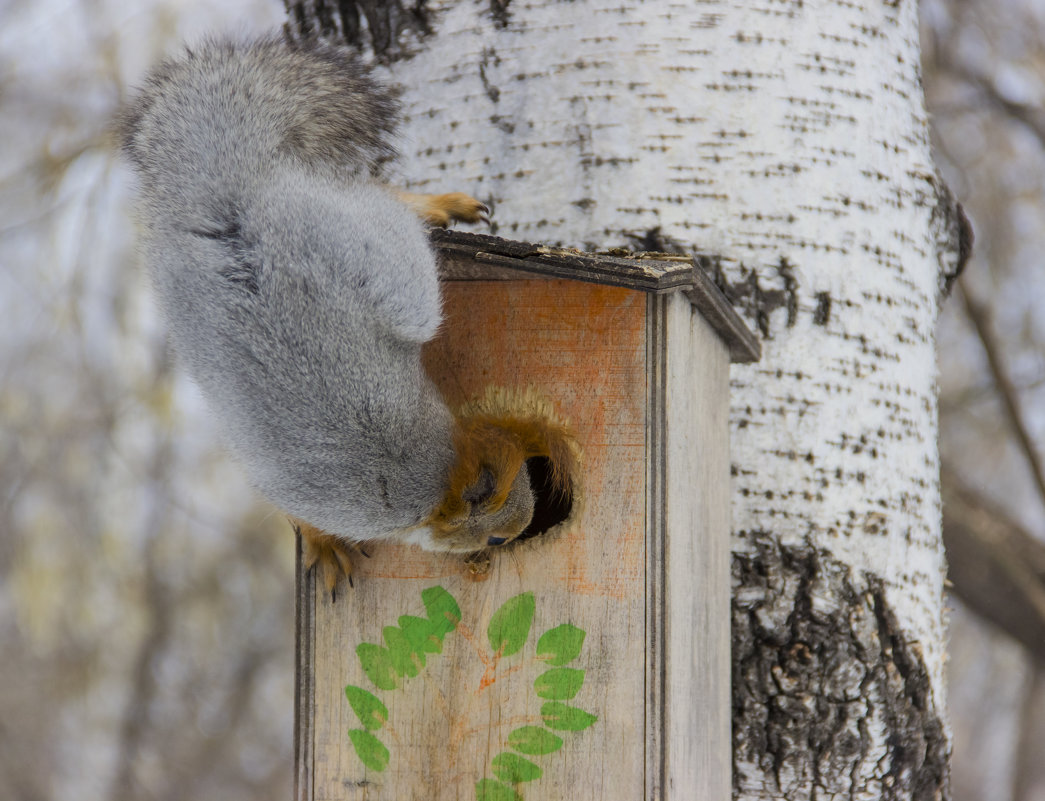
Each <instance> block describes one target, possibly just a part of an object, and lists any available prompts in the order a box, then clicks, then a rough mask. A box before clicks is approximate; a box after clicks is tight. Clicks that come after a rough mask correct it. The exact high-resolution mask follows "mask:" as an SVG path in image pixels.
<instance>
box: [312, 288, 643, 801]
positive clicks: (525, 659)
mask: <svg viewBox="0 0 1045 801" xmlns="http://www.w3.org/2000/svg"><path fill="white" fill-rule="evenodd" d="M445 311H446V323H445V325H444V334H443V335H442V336H441V337H440V338H439V339H438V340H437V341H435V342H433V343H432V346H431V348H430V349H429V351H428V354H427V360H428V366H429V369H430V372H431V374H432V375H433V377H434V379H435V380H436V382H437V383H438V384H439V385H440V387H441V389H442V390H443V391H444V393H445V394H446V396H447V398H448V400H449V402H450V403H451V404H453V403H455V402H459V401H465V400H468V399H471V398H474V397H476V396H478V395H480V394H481V393H482V392H483V390H484V389H485V388H486V387H487V386H488V385H491V384H493V385H497V386H501V387H509V388H510V387H517V388H526V387H530V386H532V387H535V388H537V389H539V390H540V391H541V392H542V393H543V394H545V395H546V396H547V397H548V398H549V399H551V400H552V401H553V402H554V404H555V405H556V407H557V408H558V410H559V412H560V413H561V414H562V415H563V416H564V417H566V418H567V419H568V420H569V421H570V423H571V425H572V427H573V428H574V430H575V431H576V433H577V435H578V437H579V439H580V442H581V445H582V448H583V477H582V482H583V484H582V492H583V496H584V501H583V504H582V505H583V508H582V510H581V512H580V514H579V516H578V519H577V520H576V522H575V523H574V525H573V526H572V527H571V529H570V531H568V532H566V533H564V534H562V535H559V536H556V535H554V534H551V535H549V536H548V537H547V538H546V542H543V543H539V544H523V545H521V546H520V547H518V548H516V549H514V550H513V551H511V552H510V553H504V552H502V553H500V554H498V555H496V556H495V558H494V559H493V562H492V566H491V570H490V572H489V573H488V574H487V575H485V576H483V577H482V579H481V580H476V579H475V578H474V577H472V576H471V575H470V574H469V572H468V570H467V567H466V566H465V564H464V562H463V561H462V559H461V558H460V557H452V556H448V555H440V554H428V553H425V552H423V551H420V550H418V549H415V548H412V547H408V546H382V547H373V548H368V552H369V553H370V555H371V556H370V558H369V559H362V560H359V563H358V569H357V572H356V574H355V589H354V590H347V591H346V592H345V594H344V595H343V597H342V598H341V599H340V600H338V601H337V602H335V603H333V604H332V603H331V602H330V601H329V599H328V598H326V597H325V596H324V593H322V592H321V591H317V590H316V588H315V587H314V586H313V587H311V588H310V589H309V595H308V597H306V598H304V599H303V601H304V602H305V603H306V604H310V605H311V606H312V607H313V609H314V616H315V619H314V629H313V633H312V636H313V637H314V650H313V654H314V655H315V658H314V660H313V665H312V672H313V673H314V679H313V682H314V684H313V693H314V697H313V702H312V704H311V709H310V710H308V712H307V713H306V714H304V715H303V716H302V717H303V718H310V723H311V738H312V741H313V743H314V745H313V748H314V750H313V764H312V785H311V788H310V790H311V795H308V794H304V793H303V792H302V791H303V790H304V789H305V786H306V785H305V783H304V782H302V783H300V784H299V795H298V798H310V799H315V800H316V801H319V800H320V799H349V798H368V799H396V801H399V800H400V799H410V798H425V799H457V798H462V799H463V798H468V799H472V798H475V783H476V781H477V780H479V779H481V778H483V777H491V776H492V774H491V768H490V760H491V757H493V756H494V755H496V754H497V753H499V752H501V751H503V750H506V738H507V736H508V734H509V732H510V731H512V730H513V729H514V728H517V727H518V726H520V725H525V724H526V723H536V724H540V722H541V718H540V715H539V714H538V713H539V711H540V708H541V704H542V703H543V701H542V699H541V698H539V697H537V696H536V695H535V692H534V687H533V682H534V679H535V678H536V676H537V675H539V673H540V672H541V670H542V667H543V666H539V665H537V664H535V660H534V659H533V652H534V642H535V641H536V638H537V636H538V635H539V634H540V633H542V632H544V631H546V630H548V629H549V628H552V627H554V626H558V625H560V624H563V623H571V624H573V625H575V626H578V627H580V628H582V629H584V630H585V631H586V632H587V636H586V638H585V642H584V647H583V650H582V652H581V654H580V656H579V657H578V659H577V660H576V662H574V663H571V665H570V667H576V668H580V669H584V670H585V671H586V675H585V681H584V685H583V687H582V688H581V690H580V692H579V693H578V694H577V696H576V697H575V698H573V699H571V700H570V701H568V702H567V703H569V704H570V705H573V706H575V707H578V708H583V709H585V710H587V711H589V712H591V713H593V714H596V715H598V720H597V721H596V722H595V723H594V724H593V725H591V726H590V727H588V728H586V729H584V730H583V731H558V732H556V734H558V735H560V736H562V738H563V740H564V745H563V747H562V748H561V749H560V750H558V751H557V752H555V753H553V754H549V755H546V756H540V757H528V758H529V759H532V760H533V761H534V762H535V763H536V764H539V766H540V767H541V769H542V773H543V775H542V777H541V778H540V779H539V780H537V781H535V782H532V783H527V784H524V785H520V789H521V790H522V791H523V792H524V797H527V798H578V799H583V798H590V799H605V798H613V797H619V798H640V797H642V794H643V789H642V787H643V766H642V761H643V748H642V742H643V719H644V707H645V702H644V668H645V657H644V641H645V640H644V628H645V619H644V614H645V600H644V596H645V570H644V563H645V561H644V560H645V553H644V542H643V537H644V532H645V515H646V499H645V489H644V481H645V456H646V441H645V438H646V433H645V432H646V419H645V404H646V379H645V359H646V321H645V317H646V297H645V295H643V294H642V293H638V292H632V291H629V290H624V289H617V288H610V287H600V286H594V285H587V284H580V283H577V282H564V281H547V280H540V279H538V280H535V281H519V282H514V281H513V282H503V281H502V282H488V283H483V282H478V283H477V282H467V283H465V284H461V285H454V284H449V285H447V287H446V294H445ZM435 585H439V586H442V587H444V588H445V589H446V590H447V591H448V592H450V593H451V594H452V595H453V596H454V598H456V600H457V601H458V603H459V604H460V608H461V611H462V621H461V625H460V626H459V627H458V630H457V631H455V632H453V633H451V634H449V635H447V636H446V639H445V642H444V648H443V652H442V653H441V654H435V655H431V656H429V658H428V662H427V665H426V667H425V669H424V670H423V671H422V672H421V675H419V676H417V677H414V678H408V679H406V680H405V681H404V682H403V684H402V687H401V688H399V689H397V690H393V691H389V692H381V691H378V690H377V689H375V688H374V687H373V686H371V685H370V684H369V682H368V680H367V678H366V676H365V675H364V673H363V671H362V668H361V666H360V661H359V659H358V658H357V656H356V653H355V649H356V646H357V645H358V644H359V643H361V642H365V641H369V642H375V643H379V642H380V641H381V636H382V629H383V627H385V626H390V625H391V626H394V625H395V624H396V621H397V618H398V617H399V616H400V615H404V614H408V615H420V616H423V615H424V614H425V609H424V606H423V605H422V603H421V595H420V594H421V591H422V590H423V589H425V588H427V587H431V586H435ZM526 591H532V592H533V593H534V596H535V600H536V605H535V606H536V608H535V613H534V622H533V626H532V633H531V636H530V638H529V641H528V642H527V645H526V646H525V647H524V648H523V650H522V651H521V652H520V653H519V654H516V655H514V656H512V657H508V658H505V659H502V660H493V659H490V654H489V650H490V649H489V645H488V643H487V642H486V639H487V638H486V629H487V624H488V622H489V620H490V617H491V615H492V614H493V613H494V611H495V610H496V609H497V608H498V607H499V606H500V605H501V604H502V603H503V602H504V601H505V600H507V599H508V598H510V597H512V596H515V595H517V594H519V593H522V592H526ZM484 659H485V660H486V661H484ZM491 679H492V680H491ZM347 684H353V685H358V686H360V687H366V688H367V689H368V690H370V691H371V692H373V693H374V694H375V695H378V696H379V697H380V698H381V700H382V701H383V702H384V703H385V704H386V705H387V707H388V710H389V720H388V723H387V724H386V725H385V727H384V728H382V729H381V731H380V732H379V735H380V736H381V737H382V741H383V742H384V744H385V745H386V746H387V747H388V749H389V751H390V753H391V757H390V760H389V763H388V767H387V768H386V769H385V770H384V771H381V772H378V771H373V770H368V769H366V768H365V767H364V766H363V765H362V764H361V762H360V760H359V758H358V757H357V756H356V753H355V752H354V750H353V746H352V744H351V743H350V742H349V741H348V737H347V732H348V730H349V729H350V728H358V727H359V722H358V721H357V720H356V719H355V715H354V713H353V711H352V709H351V708H350V706H349V704H348V703H347V701H346V698H345V694H344V688H345V686H346V685H347ZM386 735H387V736H386Z"/></svg>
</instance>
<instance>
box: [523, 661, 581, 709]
mask: <svg viewBox="0 0 1045 801" xmlns="http://www.w3.org/2000/svg"><path fill="white" fill-rule="evenodd" d="M583 685H584V671H583V670H579V669H577V668H552V669H551V670H546V671H544V673H542V674H541V675H540V676H538V677H537V679H536V680H535V681H534V683H533V689H534V690H536V691H537V695H539V696H540V697H541V698H550V699H551V700H553V701H568V700H569V699H571V698H573V696H575V695H576V694H577V692H578V691H579V690H580V689H581V687H582V686H583Z"/></svg>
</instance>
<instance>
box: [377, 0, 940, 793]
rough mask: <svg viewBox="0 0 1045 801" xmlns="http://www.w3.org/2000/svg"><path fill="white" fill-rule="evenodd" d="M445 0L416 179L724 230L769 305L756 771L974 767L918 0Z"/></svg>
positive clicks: (885, 784) (743, 295)
mask: <svg viewBox="0 0 1045 801" xmlns="http://www.w3.org/2000/svg"><path fill="white" fill-rule="evenodd" d="M427 8H428V10H429V16H428V18H427V22H428V24H429V26H430V27H431V28H432V35H430V36H427V37H425V38H424V39H423V40H420V41H414V42H413V43H412V44H411V45H410V49H411V50H412V55H411V56H410V57H408V58H405V59H401V60H398V61H396V62H395V63H394V65H393V66H392V68H391V70H390V74H391V76H392V78H393V79H394V80H395V81H396V82H398V83H400V84H402V86H403V87H404V95H403V101H404V107H405V110H406V114H407V124H406V126H405V139H404V141H403V142H402V150H403V158H402V161H401V163H400V167H399V169H400V170H401V172H402V174H403V176H405V177H407V178H409V179H413V180H412V182H411V186H412V188H415V189H419V190H422V191H433V192H434V191H451V190H465V191H470V192H472V193H474V194H476V195H477V196H479V197H481V198H483V199H484V200H486V201H487V202H489V204H490V205H491V207H492V208H493V210H494V219H495V220H496V224H497V229H496V233H498V234H500V235H502V236H506V237H509V238H514V239H523V240H528V241H533V242H541V243H562V244H566V245H577V246H582V247H584V246H587V247H592V246H596V247H607V246H615V245H626V244H628V243H629V241H631V240H629V236H628V235H629V234H642V233H645V232H648V231H651V230H652V229H658V228H659V232H660V234H661V235H662V236H663V237H667V238H669V239H670V240H674V241H675V242H677V243H680V244H681V245H682V246H684V247H685V248H687V249H691V250H695V251H700V252H703V253H710V254H718V255H719V256H720V257H721V259H720V262H721V266H722V269H723V276H724V278H725V281H726V285H727V288H728V292H727V294H729V296H730V297H731V299H732V300H733V301H734V302H735V303H736V304H737V305H738V307H739V308H740V309H741V310H742V312H743V313H745V314H746V315H747V317H748V319H749V321H750V323H751V324H752V326H753V327H757V328H759V329H760V330H761V332H762V334H763V337H764V355H763V358H762V361H761V363H759V364H755V365H751V366H735V367H734V368H733V402H732V421H731V422H732V428H733V430H732V447H733V464H734V504H733V521H734V551H735V554H734V577H735V580H736V587H735V592H736V598H735V602H734V605H735V610H734V650H735V655H734V683H735V691H734V707H735V709H736V710H737V713H736V718H735V720H734V726H735V729H736V731H735V733H734V747H735V757H734V767H735V771H736V775H735V778H734V788H735V795H736V797H738V798H744V799H754V798H769V797H772V798H780V797H785V798H812V797H815V798H818V799H827V798H842V797H845V798H847V799H871V798H937V797H946V795H947V789H946V784H947V767H946V757H947V751H948V744H947V737H946V733H945V727H944V726H943V724H942V723H941V719H942V718H943V715H942V712H941V703H942V690H943V685H942V673H943V671H942V665H943V657H944V653H943V648H944V627H943V619H942V617H943V613H942V605H943V579H944V564H943V553H942V546H941V540H940V523H939V517H940V508H939V493H938V487H937V471H938V460H937V442H936V434H937V421H936V394H935V385H936V369H935V360H934V341H933V338H934V325H935V321H936V316H937V307H938V300H939V290H938V286H939V283H938V282H939V275H940V271H941V256H940V254H939V253H938V245H937V238H938V236H939V230H938V229H939V227H940V220H941V216H940V214H939V211H940V208H938V207H941V208H942V207H943V206H945V205H946V198H944V199H941V195H945V190H944V189H942V188H941V187H940V186H939V184H938V183H937V182H936V179H935V172H934V169H933V166H932V163H931V158H930V151H929V140H928V126H927V120H926V115H925V111H924V108H923V104H922V90H921V84H920V76H919V51H918V36H917V33H918V31H917V9H916V6H915V3H914V2H912V0H895V1H894V2H882V1H881V0H876V2H864V3H852V2H825V1H824V0H816V1H815V2H808V1H807V2H802V0H793V1H792V2H788V1H787V0H749V1H741V0H721V1H720V0H704V2H694V1H692V0H690V1H688V2H670V1H669V0H659V1H657V2H646V3H642V2H636V1H635V0H590V1H589V2H562V1H561V0H529V2H525V3H524V2H519V1H518V0H517V1H516V2H511V3H507V2H504V1H503V0H501V1H500V2H494V3H491V4H486V3H478V2H463V1H459V0H430V2H428V3H427ZM944 210H945V211H946V209H944ZM944 216H946V215H944ZM661 241H666V240H664V239H662V240H661ZM694 792H695V793H696V795H695V797H699V788H694Z"/></svg>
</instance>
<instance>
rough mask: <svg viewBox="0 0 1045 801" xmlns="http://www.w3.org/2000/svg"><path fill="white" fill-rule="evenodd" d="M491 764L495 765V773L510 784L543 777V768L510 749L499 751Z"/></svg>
mask: <svg viewBox="0 0 1045 801" xmlns="http://www.w3.org/2000/svg"><path fill="white" fill-rule="evenodd" d="M490 765H491V766H492V767H493V775H494V776H496V777H497V778H498V779H500V780H501V781H502V782H506V783H508V784H518V783H519V782H532V781H533V780H534V779H539V778H541V769H540V768H539V767H538V766H537V765H534V764H533V763H532V762H531V761H530V760H528V759H523V758H522V757H521V756H519V755H518V754H513V753H512V752H510V751H502V752H501V753H499V754H498V755H497V756H495V757H494V758H493V761H492V762H491V763H490Z"/></svg>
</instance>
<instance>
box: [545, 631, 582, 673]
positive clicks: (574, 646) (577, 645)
mask: <svg viewBox="0 0 1045 801" xmlns="http://www.w3.org/2000/svg"><path fill="white" fill-rule="evenodd" d="M582 645H584V629H579V628H577V627H576V626H574V625H572V624H570V623H563V624H562V625H561V626H556V627H555V628H553V629H548V630H547V631H546V632H544V634H542V635H541V638H540V639H539V640H538V641H537V658H538V659H544V660H545V661H547V662H548V664H549V665H554V666H555V667H560V666H562V665H565V664H566V663H567V662H572V661H573V660H574V659H576V658H577V656H578V655H579V654H580V652H581V646H582Z"/></svg>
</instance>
